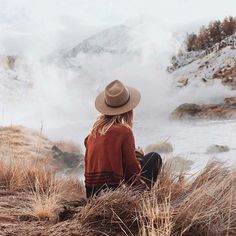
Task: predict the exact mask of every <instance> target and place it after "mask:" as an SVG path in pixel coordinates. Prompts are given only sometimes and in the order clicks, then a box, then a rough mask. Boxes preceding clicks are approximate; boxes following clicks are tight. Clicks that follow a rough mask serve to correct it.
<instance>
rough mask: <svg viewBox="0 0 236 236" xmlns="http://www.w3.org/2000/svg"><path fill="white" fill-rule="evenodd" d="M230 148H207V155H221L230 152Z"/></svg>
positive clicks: (216, 146)
mask: <svg viewBox="0 0 236 236" xmlns="http://www.w3.org/2000/svg"><path fill="white" fill-rule="evenodd" d="M229 150H230V148H229V147H228V146H227V145H212V146H209V147H208V148H207V153H208V154H211V153H221V152H228V151H229Z"/></svg>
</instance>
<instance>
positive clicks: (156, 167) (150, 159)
mask: <svg viewBox="0 0 236 236" xmlns="http://www.w3.org/2000/svg"><path fill="white" fill-rule="evenodd" d="M140 164H141V176H142V179H143V181H144V182H145V184H146V186H147V187H148V188H149V189H150V188H151V187H153V185H154V184H155V182H156V181H157V176H158V174H159V173H160V171H161V167H162V159H161V156H160V155H159V154H158V153H156V152H150V153H148V154H146V155H145V156H144V157H143V159H142V160H141V161H140ZM118 187H119V184H112V185H109V184H108V185H103V186H96V187H86V195H87V198H89V197H92V196H94V195H99V193H100V192H101V191H102V190H108V189H109V190H115V189H116V188H118Z"/></svg>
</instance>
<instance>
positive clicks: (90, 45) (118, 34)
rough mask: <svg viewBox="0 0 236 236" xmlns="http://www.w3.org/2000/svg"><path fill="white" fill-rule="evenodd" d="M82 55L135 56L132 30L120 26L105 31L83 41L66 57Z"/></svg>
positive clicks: (67, 53) (66, 54)
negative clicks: (109, 54) (110, 54)
mask: <svg viewBox="0 0 236 236" xmlns="http://www.w3.org/2000/svg"><path fill="white" fill-rule="evenodd" d="M80 53H85V54H101V53H112V54H123V53H125V54H130V53H131V54H133V53H136V50H135V49H134V48H132V38H131V28H129V27H127V26H125V25H118V26H114V27H112V28H108V29H105V30H103V31H101V32H100V33H98V34H95V35H93V36H91V37H89V38H88V39H85V40H83V41H82V42H81V43H79V44H78V45H77V46H75V47H74V48H72V49H71V50H69V51H68V52H66V53H65V55H64V56H65V57H76V56H77V55H78V54H80Z"/></svg>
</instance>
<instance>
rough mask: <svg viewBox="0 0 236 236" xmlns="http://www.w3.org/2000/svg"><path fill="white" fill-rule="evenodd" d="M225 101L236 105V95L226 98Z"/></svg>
mask: <svg viewBox="0 0 236 236" xmlns="http://www.w3.org/2000/svg"><path fill="white" fill-rule="evenodd" d="M224 102H225V103H226V104H228V105H232V106H236V97H231V98H225V99H224Z"/></svg>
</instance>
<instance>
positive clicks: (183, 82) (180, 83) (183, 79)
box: [176, 76, 188, 87]
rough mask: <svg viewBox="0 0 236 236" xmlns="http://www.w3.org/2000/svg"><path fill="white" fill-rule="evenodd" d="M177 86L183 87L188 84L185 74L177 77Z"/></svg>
mask: <svg viewBox="0 0 236 236" xmlns="http://www.w3.org/2000/svg"><path fill="white" fill-rule="evenodd" d="M176 80H177V86H178V87H184V86H186V85H188V78H187V77H185V76H179V77H177V79H176Z"/></svg>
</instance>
